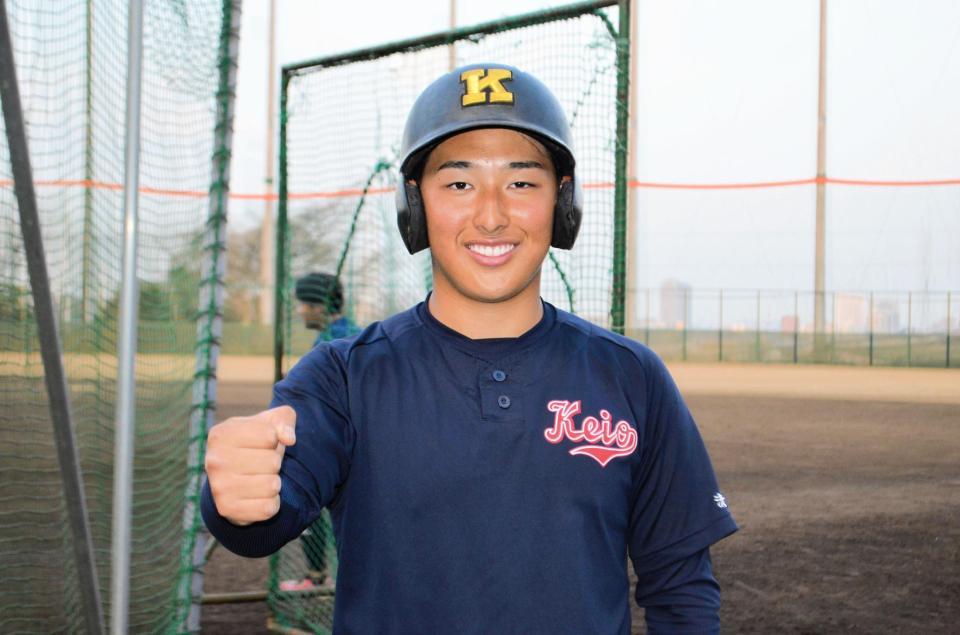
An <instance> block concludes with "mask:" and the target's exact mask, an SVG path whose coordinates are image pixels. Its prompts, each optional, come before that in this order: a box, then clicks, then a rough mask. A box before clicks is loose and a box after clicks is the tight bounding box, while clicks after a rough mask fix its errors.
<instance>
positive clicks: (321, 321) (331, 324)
mask: <svg viewBox="0 0 960 635" xmlns="http://www.w3.org/2000/svg"><path fill="white" fill-rule="evenodd" d="M294 295H296V297H297V300H298V302H299V304H298V306H297V314H298V315H299V316H300V318H301V319H303V325H304V326H306V327H307V328H308V329H313V330H316V331H319V333H317V339H316V340H315V341H314V343H313V345H314V346H316V345H317V344H319V343H320V342H329V341H331V340H337V339H340V338H343V337H350V336H351V335H356V334H357V333H359V332H360V328H359V327H357V325H356V324H354V322H353V320H351V319H350V318H349V317H347V316H345V315H343V313H342V311H343V287H342V286H341V285H340V281H339V280H338V279H337V278H336V277H335V276H332V275H330V274H329V273H320V272H314V273H309V274H307V275H305V276H303V277H302V278H299V279H297V285H296V288H295V290H294Z"/></svg>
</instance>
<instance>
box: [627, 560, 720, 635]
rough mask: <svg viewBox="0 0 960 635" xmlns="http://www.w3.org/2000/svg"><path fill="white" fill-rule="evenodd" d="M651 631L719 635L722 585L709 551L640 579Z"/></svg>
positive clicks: (638, 594) (639, 588)
mask: <svg viewBox="0 0 960 635" xmlns="http://www.w3.org/2000/svg"><path fill="white" fill-rule="evenodd" d="M636 599H637V604H639V605H640V606H642V607H644V608H645V609H646V622H647V632H648V633H651V634H656V633H719V632H720V585H719V584H717V581H716V579H715V578H714V577H713V568H712V566H711V562H710V549H709V548H706V549H703V550H702V551H699V552H697V553H695V554H693V555H691V556H687V557H686V558H684V559H682V560H678V561H676V562H674V563H672V564H670V565H667V566H666V567H663V568H662V569H658V570H656V571H653V572H649V573H646V574H645V575H644V576H643V577H638V579H637V591H636Z"/></svg>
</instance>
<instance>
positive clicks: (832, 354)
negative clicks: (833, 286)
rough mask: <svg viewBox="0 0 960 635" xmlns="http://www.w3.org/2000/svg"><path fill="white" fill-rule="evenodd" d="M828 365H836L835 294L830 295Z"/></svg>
mask: <svg viewBox="0 0 960 635" xmlns="http://www.w3.org/2000/svg"><path fill="white" fill-rule="evenodd" d="M830 302H831V305H830V363H831V364H834V363H836V361H837V359H836V354H837V292H836V291H834V292H833V293H832V294H831V299H830Z"/></svg>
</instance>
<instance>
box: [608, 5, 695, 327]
mask: <svg viewBox="0 0 960 635" xmlns="http://www.w3.org/2000/svg"><path fill="white" fill-rule="evenodd" d="M617 4H618V6H619V9H620V17H619V20H618V21H617V135H616V140H617V141H616V154H615V168H614V170H615V175H616V178H615V180H614V186H613V187H614V204H613V290H612V291H613V293H612V297H611V300H610V304H611V307H610V327H611V329H610V330H612V331H613V332H615V333H619V334H621V335H623V334H624V331H625V326H626V325H625V324H624V318H625V304H626V295H627V294H626V286H627V271H626V266H627V253H626V250H627V207H628V205H627V163H628V161H629V156H628V155H629V151H630V0H619V2H618V3H617ZM684 328H686V325H684Z"/></svg>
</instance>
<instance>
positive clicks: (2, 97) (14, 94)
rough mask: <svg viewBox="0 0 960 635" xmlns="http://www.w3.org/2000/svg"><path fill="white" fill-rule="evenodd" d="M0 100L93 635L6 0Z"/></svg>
mask: <svg viewBox="0 0 960 635" xmlns="http://www.w3.org/2000/svg"><path fill="white" fill-rule="evenodd" d="M0 101H2V102H3V119H4V125H5V128H6V133H7V143H8V147H9V149H10V167H11V171H12V173H13V180H14V189H15V193H16V197H17V207H18V210H19V213H20V231H21V233H22V237H23V247H24V252H25V253H26V258H27V269H28V272H29V275H30V289H31V291H32V294H33V310H34V319H36V321H37V331H38V335H39V339H40V354H41V357H42V359H43V368H44V373H43V376H44V380H45V383H46V388H47V395H48V399H49V405H50V419H51V421H52V423H53V438H54V442H55V444H56V446H57V462H58V463H59V466H60V476H61V478H62V479H63V487H64V492H63V495H64V502H65V506H66V510H67V519H68V524H69V527H70V533H71V536H72V538H73V540H72V541H71V542H72V543H73V556H74V560H75V562H76V568H77V577H78V583H79V587H80V601H81V607H82V611H83V617H84V622H85V625H86V628H87V632H89V633H94V634H97V635H99V634H100V633H103V632H105V628H104V621H103V609H102V606H101V602H100V584H99V578H98V577H97V568H96V558H95V555H94V552H93V540H92V537H91V534H90V524H89V521H88V516H87V505H86V498H85V496H84V490H83V473H82V472H81V470H80V456H79V453H78V451H77V440H76V436H75V434H74V426H73V418H72V411H71V408H70V393H69V391H68V390H67V377H66V373H65V371H64V367H63V356H62V353H61V349H60V334H59V332H58V328H57V318H56V314H55V313H54V308H53V298H52V296H51V293H50V278H49V276H48V274H47V259H46V255H45V253H44V249H43V236H42V234H41V231H40V216H39V212H38V209H37V196H36V192H35V191H34V188H33V171H32V169H31V166H30V151H29V146H28V143H27V134H26V129H25V125H24V118H23V107H22V105H21V101H20V88H19V84H18V83H17V71H16V66H15V64H14V56H13V42H12V41H11V39H10V26H9V22H8V20H7V4H6V0H0Z"/></svg>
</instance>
